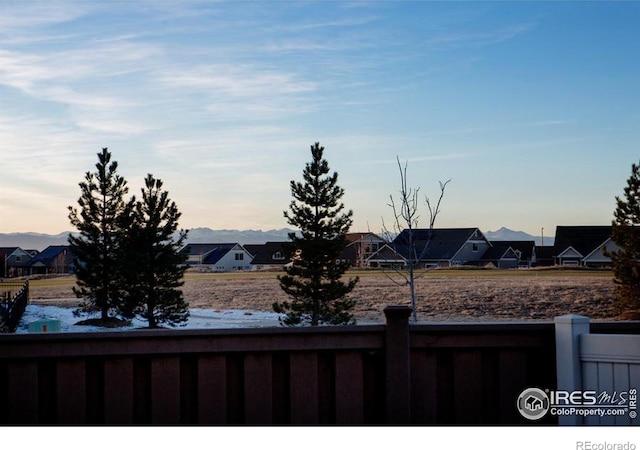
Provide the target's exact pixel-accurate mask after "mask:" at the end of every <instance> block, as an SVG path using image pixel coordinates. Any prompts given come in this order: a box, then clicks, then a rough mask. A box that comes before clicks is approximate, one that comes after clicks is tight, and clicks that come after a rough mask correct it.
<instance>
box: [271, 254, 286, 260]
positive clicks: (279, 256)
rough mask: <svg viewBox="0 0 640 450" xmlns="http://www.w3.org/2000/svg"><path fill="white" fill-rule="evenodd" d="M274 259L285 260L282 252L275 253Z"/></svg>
mask: <svg viewBox="0 0 640 450" xmlns="http://www.w3.org/2000/svg"><path fill="white" fill-rule="evenodd" d="M272 258H273V259H284V256H282V253H281V252H275V253H274V254H273V256H272Z"/></svg>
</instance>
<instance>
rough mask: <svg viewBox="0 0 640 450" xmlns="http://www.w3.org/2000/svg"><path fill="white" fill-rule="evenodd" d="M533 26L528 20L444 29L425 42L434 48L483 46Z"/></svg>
mask: <svg viewBox="0 0 640 450" xmlns="http://www.w3.org/2000/svg"><path fill="white" fill-rule="evenodd" d="M535 27H536V23H535V22H529V23H522V24H517V25H510V26H506V27H503V28H497V29H494V30H485V31H446V32H442V33H438V34H436V35H435V36H434V37H431V38H428V39H427V40H426V41H425V43H426V44H427V45H429V46H431V47H434V48H438V47H440V48H449V49H450V48H457V47H483V46H486V45H492V44H499V43H501V42H505V41H509V40H511V39H514V38H516V37H518V36H520V35H522V34H525V33H528V32H530V31H532V30H533V29H534V28H535Z"/></svg>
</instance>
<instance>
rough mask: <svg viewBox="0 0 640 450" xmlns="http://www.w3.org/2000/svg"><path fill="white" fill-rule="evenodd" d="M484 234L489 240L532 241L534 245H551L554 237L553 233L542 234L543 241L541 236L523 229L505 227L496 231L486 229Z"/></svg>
mask: <svg viewBox="0 0 640 450" xmlns="http://www.w3.org/2000/svg"><path fill="white" fill-rule="evenodd" d="M484 235H485V236H486V237H487V239H489V240H490V241H534V242H535V243H536V245H553V241H554V239H555V237H554V235H551V236H544V242H543V237H542V236H532V235H530V234H528V233H525V232H524V231H513V230H510V229H508V228H505V227H502V228H500V229H499V230H496V231H487V232H485V233H484Z"/></svg>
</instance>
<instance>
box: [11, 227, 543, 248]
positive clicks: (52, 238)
mask: <svg viewBox="0 0 640 450" xmlns="http://www.w3.org/2000/svg"><path fill="white" fill-rule="evenodd" d="M293 231H294V230H292V229H290V228H281V229H277V230H267V231H262V230H212V229H211V228H192V229H190V230H189V235H188V238H187V242H189V243H192V244H206V243H212V242H216V243H223V242H224V243H232V242H238V243H240V244H264V243H265V242H269V241H286V240H288V239H289V236H288V235H289V233H291V232H293ZM69 234H70V232H64V233H60V234H42V233H0V247H20V248H22V249H24V250H32V249H33V250H38V251H42V250H44V249H45V248H47V247H48V246H50V245H66V244H67V239H68V237H69ZM484 235H485V236H486V237H487V239H489V240H492V241H535V243H536V245H541V243H542V237H540V236H532V235H530V234H527V233H525V232H523V231H513V230H510V229H508V228H504V227H502V228H500V229H499V230H496V231H487V232H485V233H484ZM544 245H553V236H549V237H547V236H545V238H544Z"/></svg>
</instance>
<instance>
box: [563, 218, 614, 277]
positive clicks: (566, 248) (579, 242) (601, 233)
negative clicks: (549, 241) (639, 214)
mask: <svg viewBox="0 0 640 450" xmlns="http://www.w3.org/2000/svg"><path fill="white" fill-rule="evenodd" d="M554 248H555V252H554V253H555V255H554V261H555V264H557V265H560V266H584V267H608V266H611V259H610V258H608V257H606V256H604V251H603V250H604V248H607V250H609V251H612V250H616V249H617V248H618V247H616V246H615V244H614V243H613V242H612V241H611V226H606V225H605V226H558V227H556V238H555V242H554Z"/></svg>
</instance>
